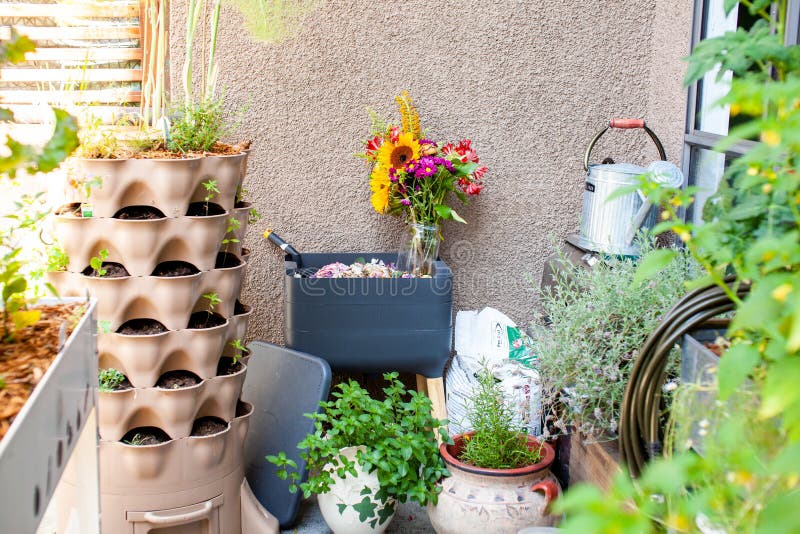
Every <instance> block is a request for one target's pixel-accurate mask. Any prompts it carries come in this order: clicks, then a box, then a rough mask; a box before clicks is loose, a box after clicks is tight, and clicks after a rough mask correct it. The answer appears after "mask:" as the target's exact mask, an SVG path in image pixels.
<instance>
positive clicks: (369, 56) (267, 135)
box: [171, 0, 691, 342]
mask: <svg viewBox="0 0 800 534" xmlns="http://www.w3.org/2000/svg"><path fill="white" fill-rule="evenodd" d="M690 12H691V1H690V0H677V1H672V2H667V0H633V1H626V2H621V1H602V2H601V1H594V2H585V1H577V0H567V1H563V2H557V3H551V2H530V1H522V0H520V1H513V2H512V1H504V2H485V1H480V0H468V1H458V2H455V1H444V0H439V1H424V0H413V1H402V2H401V1H388V0H385V1H366V0H358V1H356V0H352V1H335V0H328V1H327V2H326V3H325V4H324V5H323V6H322V7H321V8H320V9H318V10H317V11H315V12H314V13H313V14H312V15H311V16H310V17H308V19H307V20H306V21H305V23H304V24H303V26H302V28H301V29H300V31H299V32H298V33H297V34H296V35H295V36H294V37H293V38H290V39H289V40H286V41H284V42H282V43H280V44H263V43H257V42H254V41H252V40H251V39H250V38H249V37H248V36H247V35H246V33H245V32H244V31H243V30H242V29H241V20H242V19H241V16H240V15H239V14H238V13H237V12H236V11H235V9H233V8H231V7H229V6H226V7H225V8H224V9H223V22H222V30H221V35H220V42H219V50H220V54H221V64H222V69H221V73H220V83H221V85H223V86H225V87H226V94H227V100H226V108H227V109H229V110H237V109H241V108H243V107H244V106H249V111H248V114H247V116H246V118H245V120H244V121H243V123H242V125H241V127H240V128H239V129H238V131H237V132H236V135H235V137H237V138H241V139H252V140H253V141H254V144H253V152H252V155H251V158H250V173H249V177H248V180H247V188H248V189H249V190H250V196H249V200H251V201H253V202H255V203H256V205H257V206H258V207H259V209H260V210H261V212H262V213H263V214H264V220H263V221H261V222H260V223H258V224H257V225H256V227H255V228H253V229H252V230H251V231H250V233H249V235H248V238H247V240H246V246H247V247H249V248H251V249H253V251H254V253H253V256H252V264H251V266H250V269H249V280H248V283H247V286H246V289H245V294H244V299H243V300H244V301H245V302H247V303H249V304H251V305H253V306H254V307H255V313H254V315H253V319H252V321H251V323H250V324H251V327H250V337H252V338H262V339H266V340H270V341H273V342H281V341H282V339H283V317H282V285H281V275H282V271H281V268H282V260H281V255H280V254H278V253H277V252H276V251H275V250H273V249H272V248H271V247H269V246H268V245H267V244H266V243H265V242H264V241H263V239H262V238H261V237H260V234H261V232H262V231H263V230H264V228H266V227H271V228H274V229H275V230H276V231H277V232H278V233H280V234H281V235H282V236H283V237H285V238H286V239H287V240H288V241H290V242H291V243H292V244H294V246H295V247H296V248H297V249H298V250H300V251H301V252H302V251H309V252H311V251H333V250H340V251H373V250H376V251H379V250H394V249H396V247H397V241H398V238H399V231H400V228H401V227H400V222H399V221H398V220H395V219H392V218H388V217H383V216H379V215H377V214H376V213H374V212H373V211H372V208H371V206H370V203H369V192H368V186H367V169H366V168H365V167H364V165H363V162H362V161H361V160H358V159H356V158H354V157H352V154H354V153H355V152H357V151H358V150H359V149H360V146H361V145H360V140H361V139H362V138H364V137H365V135H366V132H367V129H368V126H369V119H368V117H367V113H366V108H367V107H372V108H374V109H376V110H377V111H379V112H381V113H382V114H385V115H387V116H393V117H396V111H395V109H394V105H393V104H394V102H393V97H394V95H395V94H397V93H398V92H400V91H401V90H402V89H408V90H409V91H410V92H411V95H412V96H413V97H414V99H415V101H416V103H417V105H418V109H419V111H420V113H421V116H422V121H423V128H427V129H428V130H429V132H430V136H431V137H432V138H434V139H441V140H454V141H455V140H458V139H460V138H462V137H469V138H471V139H473V141H474V146H476V147H477V150H478V153H479V155H480V156H481V162H482V163H485V164H486V165H487V166H488V167H489V173H488V174H487V175H486V178H485V181H486V189H485V190H484V192H483V193H482V194H481V195H480V197H479V198H478V199H477V200H476V201H475V202H474V204H473V205H471V206H469V207H467V208H461V209H459V213H461V214H462V215H463V216H464V218H465V219H467V221H468V222H469V224H468V225H467V226H461V225H459V224H457V223H452V222H448V223H446V225H445V229H444V235H445V242H444V244H443V247H442V248H443V250H442V256H443V257H444V259H445V260H446V261H447V262H448V263H449V264H450V265H452V267H453V269H454V271H455V274H456V281H457V282H456V287H455V298H456V307H457V309H470V308H479V307H483V306H487V305H490V306H495V307H497V308H499V309H500V310H503V311H505V312H506V313H508V314H509V315H510V316H511V317H512V318H513V319H515V320H516V321H518V322H520V323H524V322H527V321H528V320H530V318H531V317H532V315H533V309H534V306H535V295H534V293H533V291H532V289H531V288H532V287H533V285H537V284H538V279H539V276H540V274H541V268H542V263H543V260H544V258H545V257H546V256H547V255H548V254H550V253H551V251H552V245H551V237H553V236H554V237H556V238H563V236H565V235H566V234H567V233H568V232H571V231H575V230H576V229H577V226H578V214H579V211H580V204H581V194H582V189H583V175H584V172H583V169H582V166H581V161H582V156H583V151H584V150H585V148H586V145H587V143H588V141H589V140H590V139H591V137H592V136H593V135H594V134H595V133H596V132H597V131H599V129H601V128H602V127H603V125H604V124H605V123H606V121H607V119H608V118H609V117H611V116H634V117H641V116H649V117H651V123H652V124H653V127H654V129H655V130H656V132H657V133H658V134H659V135H661V136H662V137H663V138H664V140H665V141H666V144H667V147H668V151H669V154H670V156H671V159H673V160H674V161H678V160H679V151H680V135H681V132H682V129H683V121H684V111H683V110H684V96H683V92H682V90H681V88H680V83H679V80H680V77H681V75H682V74H681V73H682V68H683V67H682V65H681V63H680V61H679V60H678V59H679V58H680V57H681V56H683V55H685V53H686V50H687V47H688V39H689V32H690V28H689V22H688V21H689V20H690V16H691V13H690ZM184 16H185V0H175V1H174V2H173V5H172V16H171V26H172V27H171V36H172V37H171V40H172V43H171V45H172V66H171V69H172V77H173V78H172V83H173V88H179V87H180V67H181V64H182V53H183V52H182V40H183V31H184V29H183V19H184ZM665 24H666V25H669V26H670V28H668V29H665V28H664V27H663V26H664V25H665ZM596 153H597V155H598V159H600V158H602V157H604V156H607V155H613V156H615V157H616V158H617V159H618V160H619V161H622V160H624V161H633V162H639V163H645V162H647V161H649V160H651V159H653V158H654V157H655V150H654V149H653V148H652V146H650V145H648V143H647V142H646V137H645V136H643V135H642V134H641V133H638V134H637V133H632V132H613V133H611V134H608V135H607V136H606V139H605V140H604V142H603V143H602V144H601V145H600V146H598V148H597V152H596ZM529 277H532V278H533V279H534V280H535V283H534V284H532V283H531V282H529Z"/></svg>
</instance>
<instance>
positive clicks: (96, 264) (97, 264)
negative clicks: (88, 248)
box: [89, 249, 108, 276]
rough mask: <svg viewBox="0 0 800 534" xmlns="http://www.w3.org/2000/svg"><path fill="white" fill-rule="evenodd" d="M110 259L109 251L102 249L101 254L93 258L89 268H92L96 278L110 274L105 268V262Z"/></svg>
mask: <svg viewBox="0 0 800 534" xmlns="http://www.w3.org/2000/svg"><path fill="white" fill-rule="evenodd" d="M106 258H108V250H106V249H102V250H101V251H100V252H98V253H97V256H92V258H91V259H90V260H89V266H90V267H91V268H92V271H93V274H95V275H96V276H105V275H107V274H108V270H107V269H105V268H103V262H105V261H106Z"/></svg>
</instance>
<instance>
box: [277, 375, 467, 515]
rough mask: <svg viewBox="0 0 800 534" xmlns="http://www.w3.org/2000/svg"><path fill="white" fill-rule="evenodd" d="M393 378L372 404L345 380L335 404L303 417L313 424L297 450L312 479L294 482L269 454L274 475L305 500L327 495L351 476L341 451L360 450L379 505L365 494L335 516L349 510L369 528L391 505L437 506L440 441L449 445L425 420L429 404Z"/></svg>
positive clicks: (436, 423)
mask: <svg viewBox="0 0 800 534" xmlns="http://www.w3.org/2000/svg"><path fill="white" fill-rule="evenodd" d="M398 376H399V375H398V373H386V374H384V375H383V377H384V379H385V380H386V381H387V382H388V383H389V385H388V386H387V387H386V388H384V389H383V392H384V394H385V396H386V398H385V400H378V399H374V398H372V397H371V396H370V394H369V393H368V392H367V391H366V390H365V389H363V388H362V387H361V386H360V385H359V384H358V383H357V382H355V381H354V380H350V381H349V382H346V383H342V384H339V385H337V386H336V388H335V391H334V392H333V393H331V396H332V397H333V400H331V401H327V402H321V403H320V405H319V406H320V411H319V412H317V413H312V414H306V417H308V418H310V419H312V420H313V421H314V432H313V433H311V434H308V435H307V436H306V437H305V439H303V440H302V441H301V442H300V443H299V444H298V445H297V447H298V448H299V449H301V451H302V452H301V453H300V456H301V457H302V458H303V459H304V460H305V461H306V462H307V465H308V468H309V469H310V471H311V476H310V477H309V478H308V480H307V481H306V482H302V483H301V482H300V481H299V478H300V477H299V475H298V473H297V472H296V468H297V464H296V463H295V462H294V461H292V460H291V459H289V458H288V457H287V456H286V453H285V452H280V453H278V454H277V455H270V456H267V460H268V461H269V462H271V463H273V464H275V465H277V466H278V468H279V469H278V476H280V477H281V478H282V479H284V480H286V479H287V478H289V479H290V480H291V486H290V488H291V490H292V491H297V489H298V488H299V489H301V490H302V491H303V494H304V495H305V496H306V497H309V496H310V495H311V494H312V493H326V492H328V491H329V490H330V488H331V485H332V484H334V478H333V475H334V474H336V475H337V476H338V477H340V478H345V477H347V476H353V477H355V476H356V470H355V462H353V461H351V460H349V459H348V458H346V457H345V456H344V455H343V454H342V453H341V449H343V448H345V447H351V446H363V447H364V449H363V450H359V451H358V452H357V454H356V461H357V462H358V464H359V465H360V466H361V467H362V468H363V469H364V470H365V471H366V472H368V473H375V475H376V476H377V477H378V482H379V483H380V490H379V491H378V492H377V493H376V494H375V497H376V498H377V500H378V501H379V503H380V504H383V505H384V506H383V507H382V508H381V507H380V506H379V503H376V502H375V501H373V500H372V499H370V498H369V496H367V495H365V494H362V496H363V497H364V498H363V499H360V500H359V501H358V502H352V503H345V505H344V506H342V507H340V510H339V511H340V513H341V512H343V510H344V509H345V508H346V507H347V506H350V507H352V508H353V509H355V510H356V511H357V512H358V513H359V517H360V520H361V521H362V522H364V523H369V524H370V525H371V526H373V527H374V526H375V525H378V524H383V523H384V522H385V521H386V519H388V518H389V517H390V516H391V514H392V512H393V511H394V505H395V501H399V502H406V500H409V499H410V500H412V501H415V502H417V503H419V504H420V505H422V506H424V505H426V504H427V503H429V502H431V503H433V504H436V503H437V501H438V495H439V493H440V492H441V486H440V485H438V484H437V482H438V481H439V480H440V479H441V478H442V477H445V476H449V475H450V473H449V472H448V471H447V468H446V467H445V465H444V461H443V460H442V458H441V456H440V455H439V448H438V444H437V441H436V437H437V432H438V435H439V437H440V438H441V439H442V440H444V441H445V442H447V443H452V441H451V440H450V438H449V436H448V435H447V432H446V431H445V430H444V428H443V427H442V425H444V424H445V423H446V422H445V421H440V420H438V419H436V418H434V417H433V416H432V415H431V401H430V399H428V397H426V396H425V395H423V394H421V393H417V392H416V391H407V390H406V388H405V386H404V385H403V383H402V382H400V380H399V379H398Z"/></svg>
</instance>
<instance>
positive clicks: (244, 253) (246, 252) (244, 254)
mask: <svg viewBox="0 0 800 534" xmlns="http://www.w3.org/2000/svg"><path fill="white" fill-rule="evenodd" d="M249 255H250V249H249V248H244V247H242V256H249Z"/></svg>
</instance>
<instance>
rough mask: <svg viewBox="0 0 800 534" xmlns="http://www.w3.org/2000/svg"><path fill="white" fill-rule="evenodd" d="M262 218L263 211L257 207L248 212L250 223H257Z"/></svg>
mask: <svg viewBox="0 0 800 534" xmlns="http://www.w3.org/2000/svg"><path fill="white" fill-rule="evenodd" d="M260 220H261V212H260V211H258V210H257V209H255V208H250V211H249V212H247V222H248V224H253V223H257V222H258V221H260Z"/></svg>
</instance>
